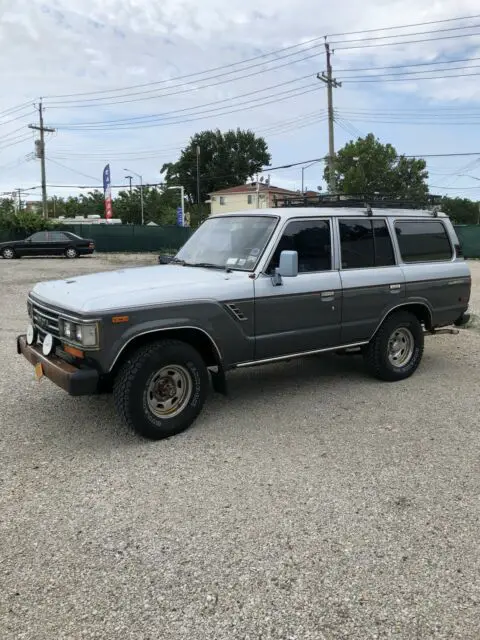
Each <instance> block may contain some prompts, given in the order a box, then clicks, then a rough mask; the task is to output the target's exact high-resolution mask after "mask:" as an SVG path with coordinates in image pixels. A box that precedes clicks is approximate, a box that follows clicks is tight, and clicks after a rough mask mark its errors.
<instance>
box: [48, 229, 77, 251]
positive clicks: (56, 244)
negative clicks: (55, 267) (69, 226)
mask: <svg viewBox="0 0 480 640" xmlns="http://www.w3.org/2000/svg"><path fill="white" fill-rule="evenodd" d="M50 241H51V254H52V255H56V256H62V255H63V254H64V253H65V249H66V248H67V247H69V246H72V245H73V244H74V243H73V242H72V241H71V240H70V238H69V237H68V236H67V235H65V233H63V232H62V231H51V232H50Z"/></svg>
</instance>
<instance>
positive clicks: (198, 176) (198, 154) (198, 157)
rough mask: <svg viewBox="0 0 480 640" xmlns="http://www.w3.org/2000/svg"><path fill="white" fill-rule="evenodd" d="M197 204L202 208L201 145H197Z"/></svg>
mask: <svg viewBox="0 0 480 640" xmlns="http://www.w3.org/2000/svg"><path fill="white" fill-rule="evenodd" d="M197 205H198V209H199V210H200V147H199V146H198V145H197Z"/></svg>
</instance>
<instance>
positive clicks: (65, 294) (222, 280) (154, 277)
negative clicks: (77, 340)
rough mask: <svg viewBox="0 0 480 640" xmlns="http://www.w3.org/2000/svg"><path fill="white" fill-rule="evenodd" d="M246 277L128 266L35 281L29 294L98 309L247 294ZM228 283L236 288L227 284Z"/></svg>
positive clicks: (250, 291)
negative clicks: (127, 267)
mask: <svg viewBox="0 0 480 640" xmlns="http://www.w3.org/2000/svg"><path fill="white" fill-rule="evenodd" d="M249 275H250V274H249V273H247V272H240V271H232V272H230V273H227V272H226V271H223V270H219V269H218V270H217V269H206V268H202V267H182V266H181V265H158V266H153V267H133V268H130V269H121V270H118V271H106V272H103V273H92V274H88V275H83V276H78V277H74V278H69V279H68V280H52V281H49V282H41V283H39V284H37V285H35V287H34V288H33V291H32V294H33V296H34V297H35V298H36V299H38V300H39V301H40V302H44V303H46V304H49V305H52V306H55V307H60V308H61V309H65V310H67V311H74V312H78V313H82V314H83V313H100V312H102V311H111V310H114V309H115V310H116V309H125V308H129V307H142V306H147V305H157V304H164V303H171V302H186V301H191V300H194V299H197V300H199V299H222V297H224V296H225V298H226V299H228V298H232V297H233V298H235V297H251V296H253V280H251V279H250V278H249ZM232 281H233V282H232ZM234 282H236V283H237V286H232V285H233V283H234ZM241 283H243V285H242V284H241ZM240 290H242V292H244V293H243V295H242V292H241V291H240Z"/></svg>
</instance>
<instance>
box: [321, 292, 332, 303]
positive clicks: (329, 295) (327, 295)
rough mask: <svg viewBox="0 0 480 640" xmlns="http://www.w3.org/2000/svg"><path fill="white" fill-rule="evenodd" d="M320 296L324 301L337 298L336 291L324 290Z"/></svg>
mask: <svg viewBox="0 0 480 640" xmlns="http://www.w3.org/2000/svg"><path fill="white" fill-rule="evenodd" d="M320 297H321V299H322V301H323V302H331V301H332V300H333V299H334V298H335V291H322V292H321V294H320Z"/></svg>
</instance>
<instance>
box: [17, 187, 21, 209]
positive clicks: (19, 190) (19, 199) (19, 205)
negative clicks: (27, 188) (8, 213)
mask: <svg viewBox="0 0 480 640" xmlns="http://www.w3.org/2000/svg"><path fill="white" fill-rule="evenodd" d="M17 194H18V210H19V211H21V210H22V190H21V189H17Z"/></svg>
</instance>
